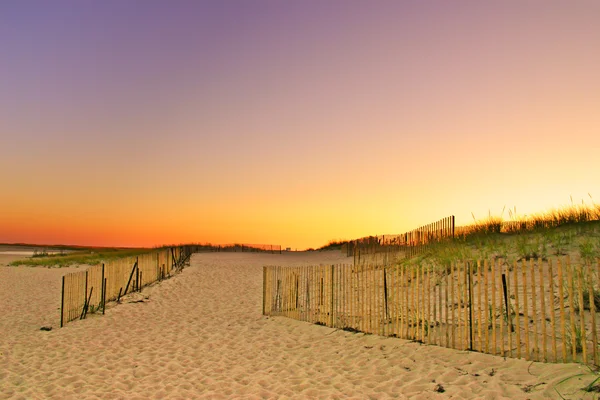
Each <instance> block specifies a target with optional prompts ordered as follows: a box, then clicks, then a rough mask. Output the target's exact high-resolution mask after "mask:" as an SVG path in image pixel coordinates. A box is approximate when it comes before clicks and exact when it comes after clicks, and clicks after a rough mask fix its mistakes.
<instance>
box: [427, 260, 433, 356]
mask: <svg viewBox="0 0 600 400" xmlns="http://www.w3.org/2000/svg"><path fill="white" fill-rule="evenodd" d="M431 330H432V324H431V266H430V265H429V266H427V344H431Z"/></svg>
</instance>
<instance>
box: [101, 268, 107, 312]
mask: <svg viewBox="0 0 600 400" xmlns="http://www.w3.org/2000/svg"><path fill="white" fill-rule="evenodd" d="M101 279H102V280H101V281H100V286H101V290H100V302H101V303H102V314H104V298H105V296H104V291H105V290H106V288H105V287H104V263H102V278H101Z"/></svg>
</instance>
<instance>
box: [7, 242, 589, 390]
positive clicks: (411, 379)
mask: <svg viewBox="0 0 600 400" xmlns="http://www.w3.org/2000/svg"><path fill="white" fill-rule="evenodd" d="M3 262H4V261H3V260H0V263H3ZM343 262H351V259H347V258H345V257H342V256H341V255H340V254H339V252H306V253H284V254H281V255H278V254H275V255H271V254H261V253H204V254H195V255H193V256H192V259H191V265H190V266H189V267H186V268H185V269H184V270H183V272H182V273H181V274H178V275H176V276H174V277H173V278H171V279H169V280H166V281H163V282H161V283H160V284H155V285H152V286H150V287H147V288H145V289H144V290H143V292H142V293H135V294H132V295H129V297H128V298H126V299H125V300H124V302H123V304H119V305H116V304H114V303H111V304H110V305H109V306H108V307H107V310H106V315H104V316H102V315H89V316H88V318H87V319H86V320H83V321H74V322H70V323H68V324H66V326H65V327H64V328H62V329H61V328H59V326H58V325H59V312H60V310H59V307H60V277H61V276H62V275H64V274H65V273H67V272H71V271H76V270H80V269H77V268H61V269H56V268H54V269H48V268H39V267H37V268H31V267H7V266H0V318H1V319H0V332H1V335H0V398H15V399H20V398H22V399H44V398H60V399H88V398H100V399H148V398H149V399H164V398H173V399H187V398H207V399H227V398H250V399H263V398H265V399H266V398H355V399H369V398H371V399H385V398H400V399H404V398H407V399H408V398H410V399H436V398H439V399H446V398H455V399H460V398H466V399H476V398H484V399H508V398H510V399H542V398H560V397H559V395H558V393H557V392H556V391H555V389H558V390H559V391H560V393H561V394H562V396H564V397H565V398H567V399H575V398H590V399H591V398H593V394H592V393H589V394H588V393H584V392H581V391H577V389H579V388H581V387H583V386H584V385H585V384H587V383H589V382H590V381H591V380H593V376H592V375H591V374H590V373H589V370H588V369H587V368H586V367H583V366H580V365H577V364H543V363H537V362H528V361H524V360H514V359H504V358H501V357H495V356H491V355H486V354H480V353H472V352H464V351H457V350H450V349H445V348H441V347H437V346H426V345H421V344H418V343H413V342H409V341H406V340H401V339H395V338H385V337H380V336H376V335H364V334H362V333H351V332H346V331H342V330H334V329H332V328H327V327H323V326H317V325H311V324H308V323H305V322H300V321H296V320H292V319H287V318H283V317H275V318H271V317H264V316H262V315H261V311H262V308H261V307H262V267H263V265H296V266H298V265H314V264H319V263H323V264H332V263H343ZM50 325H51V326H52V327H53V329H52V331H50V332H46V331H40V327H41V326H50ZM579 373H584V374H585V375H584V376H581V377H575V378H573V379H570V380H567V381H566V382H563V383H560V384H559V382H561V381H562V380H564V379H566V378H568V377H570V376H573V375H576V374H579ZM436 390H437V391H436ZM442 390H443V392H441V391H442ZM584 395H586V397H584Z"/></svg>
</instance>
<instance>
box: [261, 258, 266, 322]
mask: <svg viewBox="0 0 600 400" xmlns="http://www.w3.org/2000/svg"><path fill="white" fill-rule="evenodd" d="M266 301H267V267H263V304H262V315H265V311H266Z"/></svg>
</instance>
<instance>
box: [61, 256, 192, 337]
mask: <svg viewBox="0 0 600 400" xmlns="http://www.w3.org/2000/svg"><path fill="white" fill-rule="evenodd" d="M196 250H197V246H179V247H169V248H164V249H161V250H157V251H153V252H150V253H146V254H142V255H140V256H138V257H127V258H122V259H117V260H114V261H111V262H107V263H104V264H100V265H94V266H91V267H89V268H87V269H86V270H85V271H81V272H74V273H70V274H67V275H65V276H63V280H62V295H61V307H60V310H61V311H60V315H61V317H60V326H61V327H62V326H63V325H64V324H65V323H67V322H69V321H73V320H75V319H83V318H85V317H86V315H87V313H88V312H89V311H92V312H97V311H100V310H102V313H104V310H105V306H106V302H107V301H112V300H118V299H120V298H121V297H122V296H124V295H125V294H127V293H130V292H133V291H139V290H141V289H142V288H143V287H144V286H147V285H149V284H150V283H153V282H156V281H159V280H162V279H164V278H166V277H168V276H170V275H171V274H172V273H173V271H179V270H181V268H183V265H184V263H185V262H186V261H187V260H188V259H189V257H190V255H191V254H192V253H193V252H195V251H196Z"/></svg>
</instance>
